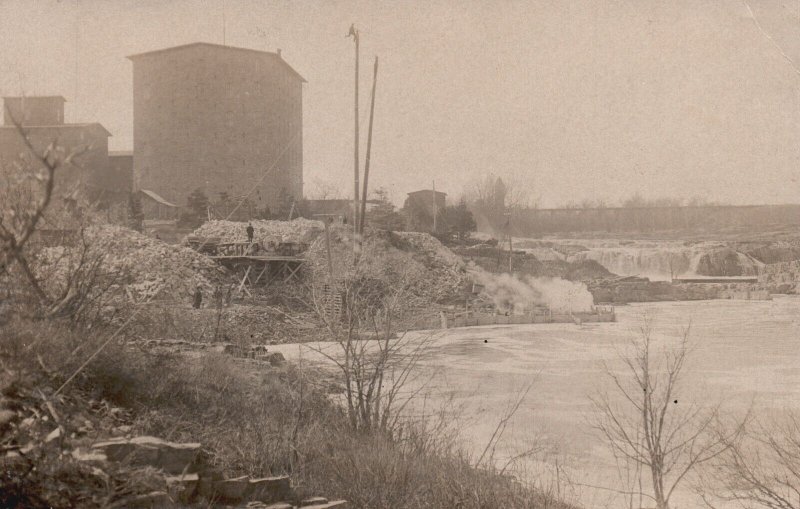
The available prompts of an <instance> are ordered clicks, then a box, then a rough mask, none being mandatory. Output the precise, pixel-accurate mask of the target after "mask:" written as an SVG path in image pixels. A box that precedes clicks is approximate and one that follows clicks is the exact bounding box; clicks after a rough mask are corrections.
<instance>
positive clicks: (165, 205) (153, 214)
mask: <svg viewBox="0 0 800 509" xmlns="http://www.w3.org/2000/svg"><path fill="white" fill-rule="evenodd" d="M137 194H138V196H139V199H140V200H141V203H142V214H143V215H144V219H145V220H146V221H165V220H170V221H171V220H173V219H178V213H179V212H180V207H178V206H177V205H175V204H174V203H171V202H168V201H167V200H165V199H164V198H162V197H161V196H159V195H158V194H157V193H155V192H153V191H149V190H147V189H142V190H140V191H137Z"/></svg>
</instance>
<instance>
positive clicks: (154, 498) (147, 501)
mask: <svg viewBox="0 0 800 509" xmlns="http://www.w3.org/2000/svg"><path fill="white" fill-rule="evenodd" d="M108 507H109V508H118V507H119V508H122V507H125V508H133V509H139V508H141V509H152V508H162V507H174V504H173V503H172V500H170V498H169V494H167V492H165V491H153V492H150V493H147V494H144V495H138V496H135V497H130V498H126V499H124V500H120V501H119V502H116V503H114V504H111V505H110V506H108Z"/></svg>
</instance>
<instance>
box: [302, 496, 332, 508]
mask: <svg viewBox="0 0 800 509" xmlns="http://www.w3.org/2000/svg"><path fill="white" fill-rule="evenodd" d="M327 503H328V499H327V498H325V497H309V498H304V499H303V500H301V501H300V507H308V506H311V505H322V504H327Z"/></svg>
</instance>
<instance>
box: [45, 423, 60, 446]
mask: <svg viewBox="0 0 800 509" xmlns="http://www.w3.org/2000/svg"><path fill="white" fill-rule="evenodd" d="M59 437H61V426H59V427H57V428H56V429H54V430H53V431H51V432H50V433H48V434H47V437H46V438H45V439H44V442H45V443H50V442H52V441H53V440H55V439H56V438H59Z"/></svg>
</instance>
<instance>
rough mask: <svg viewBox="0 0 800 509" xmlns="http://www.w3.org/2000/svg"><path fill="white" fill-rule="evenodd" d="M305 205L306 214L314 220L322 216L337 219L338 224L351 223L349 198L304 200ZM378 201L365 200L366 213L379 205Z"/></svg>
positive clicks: (351, 204) (351, 210) (351, 213)
mask: <svg viewBox="0 0 800 509" xmlns="http://www.w3.org/2000/svg"><path fill="white" fill-rule="evenodd" d="M304 203H305V205H306V207H307V209H308V214H309V215H310V216H311V217H312V218H314V216H315V215H324V216H330V217H335V218H337V221H339V222H345V221H346V222H347V223H349V224H352V223H353V200H352V199H349V198H327V199H323V200H305V202H304ZM380 203H381V202H380V200H367V207H366V210H367V213H369V211H371V210H372V209H373V208H374V207H375V206H376V205H378V204H380Z"/></svg>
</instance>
